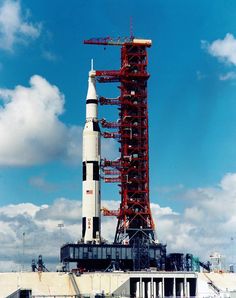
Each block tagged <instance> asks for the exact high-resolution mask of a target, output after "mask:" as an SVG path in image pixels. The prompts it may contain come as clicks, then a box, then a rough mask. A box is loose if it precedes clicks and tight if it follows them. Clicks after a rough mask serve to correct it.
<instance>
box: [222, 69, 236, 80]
mask: <svg viewBox="0 0 236 298" xmlns="http://www.w3.org/2000/svg"><path fill="white" fill-rule="evenodd" d="M219 79H220V81H229V80H235V79H236V72H234V71H230V72H227V73H226V74H221V75H219Z"/></svg>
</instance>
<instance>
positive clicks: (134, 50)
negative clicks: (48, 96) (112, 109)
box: [61, 37, 166, 270]
mask: <svg viewBox="0 0 236 298" xmlns="http://www.w3.org/2000/svg"><path fill="white" fill-rule="evenodd" d="M84 43H85V44H92V45H105V46H108V45H113V46H114V45H115V46H121V67H120V69H119V70H96V75H95V76H96V80H97V81H98V82H99V83H112V82H116V83H120V85H119V88H120V96H118V97H116V98H106V97H100V98H99V103H100V104H101V105H117V106H118V111H119V119H118V121H116V122H108V121H106V120H105V119H102V120H101V121H100V123H101V126H102V127H103V128H104V129H106V131H104V132H102V136H103V137H104V138H113V139H116V140H117V141H118V142H119V144H120V146H119V151H120V158H119V159H116V160H107V159H104V160H102V161H101V170H102V174H103V178H104V181H105V182H106V183H114V182H115V183H118V185H119V188H120V195H121V203H120V208H119V209H118V210H108V209H105V208H103V210H102V211H103V215H105V216H116V217H117V219H118V222H117V228H116V233H115V238H114V243H113V244H107V243H99V244H98V243H97V244H96V243H78V244H66V245H64V246H63V247H62V248H61V260H62V261H63V262H64V263H68V262H77V266H78V267H79V268H84V269H85V270H105V269H106V268H107V267H108V268H109V266H110V265H111V264H112V266H113V268H116V269H129V270H141V269H145V268H149V267H150V266H152V267H156V268H157V269H161V270H163V269H164V267H165V258H166V246H165V245H162V244H160V243H157V241H156V239H155V235H154V233H155V228H154V222H153V219H152V214H151V209H150V200H149V154H148V149H149V148H148V106H147V81H148V78H149V74H148V72H147V63H148V59H147V48H148V47H150V46H151V40H145V39H136V38H133V37H130V38H124V39H121V38H119V39H111V38H109V37H107V38H98V39H90V40H86V41H84ZM108 129H109V131H108Z"/></svg>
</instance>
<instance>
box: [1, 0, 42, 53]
mask: <svg viewBox="0 0 236 298" xmlns="http://www.w3.org/2000/svg"><path fill="white" fill-rule="evenodd" d="M40 30H41V25H40V24H32V23H30V22H29V21H28V19H27V16H26V15H23V13H22V9H21V6H20V1H15V0H4V1H3V2H2V5H1V6H0V48H2V49H4V50H9V51H12V50H13V47H14V45H15V44H17V43H26V42H27V41H28V40H29V39H36V38H37V37H39V35H40Z"/></svg>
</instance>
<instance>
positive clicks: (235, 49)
mask: <svg viewBox="0 0 236 298" xmlns="http://www.w3.org/2000/svg"><path fill="white" fill-rule="evenodd" d="M201 43H202V48H205V49H207V51H208V52H209V53H210V54H211V55H212V56H214V57H217V58H219V59H220V60H222V61H224V62H226V63H229V64H233V65H236V39H235V38H234V36H233V34H231V33H227V34H226V36H225V38H224V39H217V40H215V41H213V42H212V43H211V44H209V43H208V42H207V41H202V42H201Z"/></svg>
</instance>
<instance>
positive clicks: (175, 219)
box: [0, 173, 236, 270]
mask: <svg viewBox="0 0 236 298" xmlns="http://www.w3.org/2000/svg"><path fill="white" fill-rule="evenodd" d="M189 193H192V194H194V195H192V198H191V200H190V201H189V206H188V207H186V208H185V210H184V211H183V213H176V212H175V211H174V210H173V209H172V208H170V207H168V206H166V207H160V206H159V205H158V204H156V203H152V204H151V210H152V215H153V218H154V221H155V224H156V226H157V235H158V239H159V240H160V241H161V242H162V243H167V251H168V252H185V253H187V252H188V253H193V254H194V255H195V256H199V257H200V259H201V260H203V261H205V260H207V259H209V255H210V254H211V253H212V252H214V251H218V252H220V253H221V254H222V255H225V256H226V262H231V261H232V249H233V248H232V244H233V240H231V239H236V232H235V224H236V212H235V210H236V173H228V174H226V175H225V176H224V177H223V178H222V180H221V181H220V183H219V184H218V185H217V186H215V187H210V188H198V189H192V190H191V192H189ZM193 198H195V200H194V199H193ZM102 206H104V207H107V208H109V209H111V210H114V209H117V208H118V206H119V201H114V200H113V201H103V202H102ZM65 210H66V212H65ZM62 222H63V223H64V228H62V231H61V233H62V234H61V236H62V237H61V238H62V240H63V243H66V242H68V241H69V242H76V241H77V240H78V239H80V238H81V201H79V200H78V201H77V200H76V201H75V200H69V199H65V198H59V199H57V200H55V201H54V202H53V203H52V204H51V205H41V206H40V205H34V204H31V203H24V204H18V205H8V206H3V207H1V208H0V231H1V232H0V241H1V247H0V264H1V263H3V265H4V270H6V268H9V270H11V267H12V266H13V265H14V264H15V265H16V264H17V266H19V264H20V261H19V259H21V257H22V256H21V252H22V235H23V232H25V243H26V247H25V264H27V266H28V267H27V268H28V269H29V268H30V262H31V259H32V258H35V257H37V256H38V255H39V254H42V255H43V256H44V259H45V263H46V265H47V264H50V266H51V268H52V269H55V265H56V264H57V262H58V254H59V249H58V248H59V246H60V234H59V233H60V231H59V228H58V223H62ZM116 223H117V221H116V218H114V217H102V236H103V238H105V239H107V240H109V241H113V239H114V234H115V229H116ZM45 243H46V244H47V245H45ZM234 245H235V244H234ZM227 258H228V259H227ZM7 264H9V266H8V267H7ZM25 268H26V265H25ZM0 270H3V269H1V267H0Z"/></svg>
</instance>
